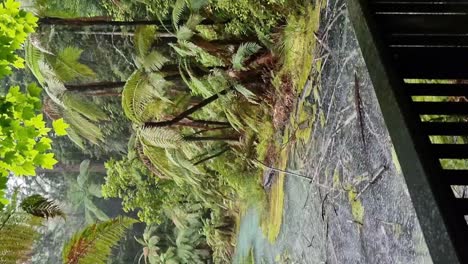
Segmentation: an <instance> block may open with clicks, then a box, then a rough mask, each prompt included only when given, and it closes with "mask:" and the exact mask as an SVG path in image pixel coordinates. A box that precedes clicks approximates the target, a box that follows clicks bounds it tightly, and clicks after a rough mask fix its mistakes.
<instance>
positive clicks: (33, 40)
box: [29, 34, 55, 55]
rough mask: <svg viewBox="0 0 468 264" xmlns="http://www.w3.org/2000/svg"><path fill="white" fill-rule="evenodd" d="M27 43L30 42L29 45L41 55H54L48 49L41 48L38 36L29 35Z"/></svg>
mask: <svg viewBox="0 0 468 264" xmlns="http://www.w3.org/2000/svg"><path fill="white" fill-rule="evenodd" d="M29 41H30V42H31V44H32V45H33V46H34V47H35V48H36V49H38V50H39V51H40V52H42V53H45V54H49V55H55V54H54V53H52V52H51V51H49V50H48V49H46V48H44V47H43V46H42V43H41V40H40V39H39V35H38V34H31V35H29Z"/></svg>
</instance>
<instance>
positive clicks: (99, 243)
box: [63, 217, 136, 264]
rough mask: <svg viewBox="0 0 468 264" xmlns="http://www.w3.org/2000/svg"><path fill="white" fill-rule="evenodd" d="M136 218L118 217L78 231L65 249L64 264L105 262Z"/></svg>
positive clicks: (101, 263)
mask: <svg viewBox="0 0 468 264" xmlns="http://www.w3.org/2000/svg"><path fill="white" fill-rule="evenodd" d="M134 223H136V220H134V219H131V218H128V217H118V218H114V219H111V220H109V221H106V222H102V223H97V224H93V225H90V226H88V227H86V228H85V229H84V230H83V231H81V232H78V233H77V234H75V235H74V236H73V238H72V239H71V240H70V241H69V242H68V243H67V244H66V245H65V247H64V250H63V263H64V264H105V263H107V260H108V258H109V257H110V255H111V251H112V248H113V247H114V246H116V245H117V243H118V242H119V240H121V239H122V238H123V236H124V235H125V231H126V230H127V229H129V228H130V227H131V226H132V225H133V224H134Z"/></svg>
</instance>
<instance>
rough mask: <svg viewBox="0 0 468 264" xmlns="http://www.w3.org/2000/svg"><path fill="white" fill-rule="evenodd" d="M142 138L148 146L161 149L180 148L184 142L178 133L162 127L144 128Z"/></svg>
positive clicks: (141, 132)
mask: <svg viewBox="0 0 468 264" xmlns="http://www.w3.org/2000/svg"><path fill="white" fill-rule="evenodd" d="M140 136H141V138H142V139H143V140H144V142H145V143H146V144H148V145H150V146H153V147H159V148H178V147H180V145H181V144H182V143H183V142H184V140H183V138H182V136H181V135H180V134H179V133H178V132H176V131H174V130H170V129H167V128H162V127H143V128H141V129H140Z"/></svg>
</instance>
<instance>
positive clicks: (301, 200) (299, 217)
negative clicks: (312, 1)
mask: <svg viewBox="0 0 468 264" xmlns="http://www.w3.org/2000/svg"><path fill="white" fill-rule="evenodd" d="M324 16H325V19H324V22H323V26H322V33H324V32H326V33H324V34H323V36H322V38H323V40H324V42H323V43H326V44H325V45H326V47H325V48H324V49H325V50H326V51H325V53H328V55H327V54H325V55H326V56H327V57H326V61H324V64H323V65H324V68H323V71H322V77H321V78H322V80H321V85H320V86H319V87H308V88H309V89H317V90H316V91H315V92H312V93H311V96H309V97H308V98H306V100H308V102H309V103H310V105H315V106H316V108H317V111H316V112H315V115H316V116H315V117H313V118H315V122H314V124H313V132H312V133H313V134H312V136H311V139H310V142H309V143H307V145H305V146H298V147H297V148H296V151H295V153H293V154H292V155H291V161H290V166H289V169H290V170H294V171H295V172H299V173H301V174H304V175H306V176H308V177H309V178H311V179H312V182H309V181H307V180H305V179H301V178H295V177H293V176H287V179H286V186H285V192H286V200H285V205H284V206H285V209H284V216H283V226H282V229H281V233H280V235H279V237H278V239H277V242H276V243H275V244H274V245H271V244H269V243H268V242H266V240H265V239H264V238H263V237H262V235H261V232H258V231H259V230H256V231H252V225H255V221H258V220H256V219H255V217H256V216H255V215H249V214H255V212H249V214H248V215H247V219H248V221H246V222H243V223H242V224H244V226H242V227H241V234H240V238H241V239H247V237H250V240H249V242H248V243H249V244H250V245H251V246H253V247H254V252H255V256H256V259H257V261H259V262H258V263H275V262H277V261H278V256H279V255H282V254H283V255H288V257H289V259H290V260H291V263H330V264H334V263H346V264H348V263H392V264H393V263H405V264H406V263H424V264H425V263H432V261H431V259H430V256H429V253H428V249H427V246H426V244H425V241H424V238H423V236H422V233H421V229H420V226H419V223H418V220H417V218H416V214H415V210H414V208H413V206H412V204H411V201H410V197H409V194H408V191H407V187H406V184H405V181H404V177H403V175H402V174H401V171H400V168H399V165H398V161H397V160H396V157H395V155H394V154H393V153H394V151H393V147H392V144H391V140H390V137H389V135H388V131H387V129H386V126H385V123H384V120H383V117H382V114H381V112H380V109H379V105H378V102H377V99H376V96H375V94H374V91H373V88H372V84H371V82H370V79H369V76H368V73H367V70H366V67H365V65H364V61H363V58H362V55H361V53H360V50H359V47H358V44H357V40H356V37H355V35H354V32H353V29H352V26H351V23H350V21H349V19H348V18H347V16H348V15H347V10H346V7H345V6H344V5H343V2H342V1H338V2H329V3H328V9H327V12H325V14H324ZM327 29H328V30H327ZM356 80H357V82H356ZM309 85H311V84H309ZM356 90H359V97H360V99H361V100H360V101H361V103H360V105H361V109H362V110H361V114H359V111H358V108H357V105H358V104H357V101H359V100H356V99H357V98H356V95H357V93H356ZM360 117H362V118H360ZM249 221H250V222H249ZM247 240H248V239H247ZM239 242H240V244H241V245H239V246H241V247H242V246H243V245H242V244H243V243H244V242H242V241H239ZM245 243H247V242H245Z"/></svg>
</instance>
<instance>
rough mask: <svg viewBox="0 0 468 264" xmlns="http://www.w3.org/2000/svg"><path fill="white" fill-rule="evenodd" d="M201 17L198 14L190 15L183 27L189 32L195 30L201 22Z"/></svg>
mask: <svg viewBox="0 0 468 264" xmlns="http://www.w3.org/2000/svg"><path fill="white" fill-rule="evenodd" d="M203 19H204V18H203V16H202V15H200V14H199V13H191V14H190V16H189V18H188V19H187V22H185V26H186V27H187V28H189V29H191V30H195V29H197V26H198V25H199V24H200V23H201V22H202V21H203Z"/></svg>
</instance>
